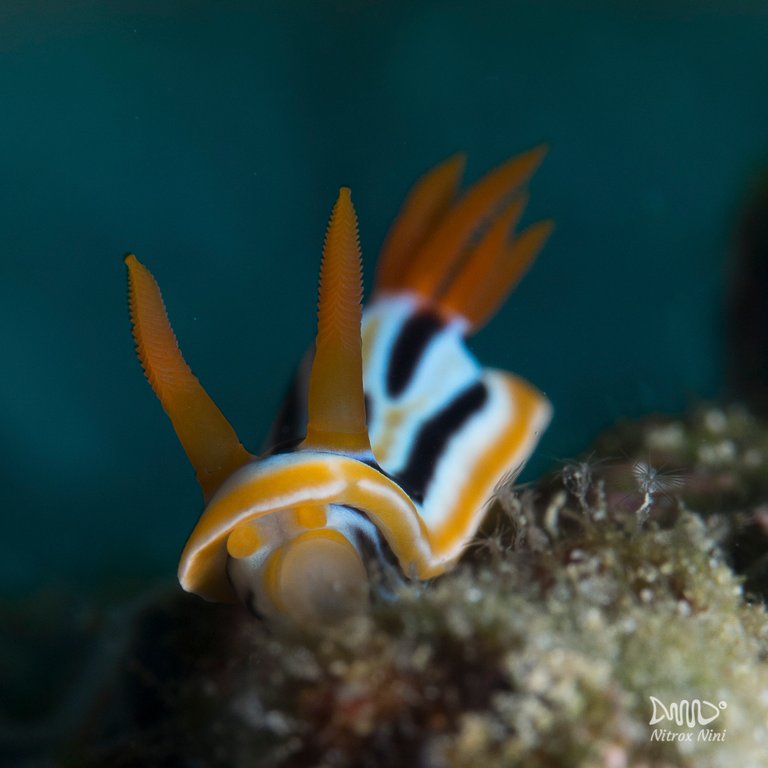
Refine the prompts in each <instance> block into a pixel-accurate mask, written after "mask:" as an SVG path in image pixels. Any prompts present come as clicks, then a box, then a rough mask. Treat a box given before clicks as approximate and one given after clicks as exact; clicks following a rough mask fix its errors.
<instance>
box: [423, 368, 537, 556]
mask: <svg viewBox="0 0 768 768" xmlns="http://www.w3.org/2000/svg"><path fill="white" fill-rule="evenodd" d="M501 375H503V374H501ZM504 378H505V382H504V383H505V385H506V387H507V390H508V393H509V397H510V398H511V399H512V402H513V413H512V415H511V419H510V422H509V424H508V425H507V427H506V428H505V429H504V431H503V433H502V434H501V435H500V436H499V437H498V438H497V439H496V440H495V441H494V443H493V444H492V445H490V446H489V447H488V449H487V450H486V451H485V452H484V453H483V454H481V455H480V456H478V457H477V458H476V459H475V461H474V463H473V465H472V473H471V479H470V480H469V482H468V483H467V484H466V485H465V486H464V487H463V488H462V489H461V491H460V492H459V494H458V496H457V498H456V505H455V507H454V509H453V511H452V512H449V513H448V514H447V515H446V517H445V518H444V522H443V523H442V524H441V525H440V526H438V527H437V528H434V529H433V530H432V551H433V555H434V557H435V558H436V559H440V560H448V561H453V560H455V559H456V558H458V557H459V556H460V555H461V554H462V552H463V550H464V547H465V546H466V543H467V540H468V539H469V538H470V537H471V536H473V535H474V533H475V531H476V530H477V527H478V526H479V525H480V523H481V522H482V518H483V516H484V514H485V512H486V510H485V504H486V503H487V502H488V500H489V499H490V498H491V496H492V495H493V491H494V488H495V487H496V483H497V482H498V481H499V480H500V479H501V478H502V477H503V476H504V474H505V473H506V472H508V471H509V470H510V469H512V468H513V467H514V462H515V460H516V459H518V460H521V461H522V460H525V459H526V458H527V455H524V454H523V455H521V451H522V449H523V448H524V446H525V444H526V442H529V441H530V440H531V439H532V428H533V421H534V417H535V416H536V414H540V413H542V408H545V407H548V406H547V401H546V400H545V399H544V398H543V397H542V396H541V395H540V394H539V393H538V392H537V391H536V390H534V389H533V388H532V387H529V386H527V385H526V384H525V383H524V382H522V380H520V379H518V378H516V377H513V376H506V375H504ZM542 429H543V425H542Z"/></svg>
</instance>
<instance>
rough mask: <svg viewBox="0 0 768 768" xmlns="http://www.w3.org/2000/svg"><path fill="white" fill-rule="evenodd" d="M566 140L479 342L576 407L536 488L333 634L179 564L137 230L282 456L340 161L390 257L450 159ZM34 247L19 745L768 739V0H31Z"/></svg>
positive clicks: (18, 457) (527, 745)
mask: <svg viewBox="0 0 768 768" xmlns="http://www.w3.org/2000/svg"><path fill="white" fill-rule="evenodd" d="M542 143H546V144H547V145H548V146H549V153H548V156H547V157H546V159H545V161H544V163H543V165H542V166H541V168H540V169H539V170H538V171H537V173H536V175H535V176H534V178H533V179H532V181H531V183H530V185H529V188H530V203H529V205H528V208H527V211H526V214H525V222H524V223H526V222H534V221H538V220H541V219H545V218H546V219H549V218H551V219H553V220H554V221H555V223H556V229H555V232H554V234H553V236H552V237H551V239H550V241H549V242H548V243H547V245H546V246H545V248H544V250H543V252H542V253H541V255H540V256H539V258H538V260H537V262H536V263H535V265H534V266H533V268H532V270H531V271H530V273H529V274H528V275H527V276H526V277H525V278H524V279H523V281H522V282H521V283H520V285H519V286H518V287H517V288H516V290H515V291H514V293H513V294H512V296H511V297H510V298H509V300H508V301H507V303H506V304H505V305H504V306H503V308H502V309H501V311H500V312H499V313H498V315H497V316H496V317H494V318H493V319H492V321H491V322H490V324H489V325H488V326H487V327H486V328H484V329H483V330H482V331H481V332H480V333H479V334H478V335H477V336H475V337H473V338H472V339H471V340H470V346H471V348H472V349H473V350H474V351H475V352H476V354H477V357H478V359H479V361H480V362H481V363H482V364H483V365H487V366H490V367H494V368H499V369H506V370H510V371H514V372H515V373H517V374H519V375H521V376H522V377H524V378H525V379H527V380H528V381H530V382H531V383H532V384H534V385H535V386H536V387H538V388H539V389H541V390H542V391H543V392H544V393H545V394H546V395H547V396H548V398H549V399H550V400H551V402H552V404H553V406H554V418H553V421H552V424H551V426H550V427H549V429H548V430H547V432H546V433H545V435H544V437H543V439H542V441H541V444H540V445H539V447H538V449H537V450H536V452H535V453H534V456H533V458H532V460H531V461H530V462H529V464H528V465H527V467H526V468H525V471H524V474H523V476H522V480H523V481H531V483H532V485H531V486H527V487H522V488H514V489H509V488H502V489H501V490H500V492H499V496H498V502H497V504H496V506H495V507H494V510H495V512H494V513H493V514H492V515H491V516H489V520H488V525H487V526H486V527H485V529H484V530H483V531H482V532H481V533H482V535H481V536H480V537H479V539H478V541H477V543H476V544H474V545H473V546H472V547H470V548H469V550H468V551H467V556H466V558H465V560H464V561H463V563H462V564H461V565H460V566H459V567H458V568H457V569H456V570H455V571H454V572H453V573H452V574H450V575H448V576H446V577H443V578H441V579H440V580H437V581H436V582H434V583H433V584H432V585H430V587H429V588H426V587H424V586H423V585H422V584H415V585H410V586H408V587H407V588H404V589H403V590H402V593H398V599H397V600H394V601H392V602H387V601H382V603H381V604H376V605H374V607H373V608H372V609H371V612H370V615H366V616H364V617H353V619H352V620H351V621H350V623H348V624H346V623H342V624H340V625H339V626H336V627H333V628H331V630H330V633H329V634H328V635H326V636H322V637H321V638H320V639H319V640H318V639H317V638H314V639H312V638H310V639H307V638H306V637H303V636H300V635H292V636H279V634H277V633H275V634H273V633H272V632H271V630H270V629H269V628H265V626H264V625H262V624H260V623H259V622H256V621H254V620H253V618H252V617H251V616H249V615H247V614H245V613H244V612H237V611H233V610H231V609H229V608H228V607H223V606H218V605H213V604H209V603H205V602H203V601H201V600H199V599H197V598H196V597H190V596H187V595H184V594H182V592H181V590H180V588H179V587H178V585H177V584H176V580H175V572H176V566H177V562H178V556H179V552H180V550H181V548H182V546H183V543H184V540H185V538H186V537H187V535H188V533H189V532H190V531H191V529H192V527H193V525H194V524H195V521H196V520H197V518H198V515H199V513H200V511H201V509H202V499H201V496H200V492H199V489H198V485H197V483H196V482H195V478H194V475H193V472H192V471H191V469H190V466H189V464H188V462H187V459H186V457H185V455H184V453H183V451H182V450H181V449H180V446H179V444H178V441H177V438H176V435H175V434H174V432H173V429H172V428H171V425H170V423H169V422H168V419H167V418H166V416H165V415H164V414H163V412H162V409H161V407H160V406H159V404H158V402H157V400H156V398H155V397H154V395H153V393H152V392H151V390H150V387H149V386H148V385H147V383H146V381H145V380H144V376H143V375H142V372H141V369H140V365H139V363H138V361H137V359H136V354H135V350H134V344H133V340H132V338H131V331H130V323H129V318H128V306H127V304H128V302H127V286H126V275H125V266H124V264H123V257H124V255H125V254H126V253H127V252H129V251H132V252H134V253H136V255H137V256H138V258H139V259H141V260H142V261H143V262H144V263H145V264H146V265H147V267H149V268H150V269H151V270H152V272H153V273H154V275H155V276H156V277H157V279H158V282H159V283H160V285H161V286H162V289H163V295H164V299H165V302H166V305H167V308H168V312H169V315H170V318H171V321H172V323H173V326H174V329H175V331H176V334H177V336H178V339H179V342H180V345H181V348H182V349H183V350H184V354H185V357H186V359H187V361H188V362H189V364H190V365H191V367H192V369H193V371H194V372H195V373H196V374H197V376H198V377H199V378H200V380H201V382H202V384H203V385H204V386H205V388H206V389H207V390H208V392H209V393H210V394H211V396H212V398H213V399H214V400H215V402H216V403H217V404H218V405H219V406H220V407H221V408H222V411H223V412H224V414H225V415H226V416H227V417H228V418H229V419H230V421H231V422H232V424H233V426H234V427H235V429H236V431H237V433H238V435H239V436H240V437H241V439H242V440H243V442H244V443H245V445H246V447H247V448H249V449H250V450H252V451H254V452H258V451H259V449H260V447H261V445H262V441H263V439H264V437H265V435H266V432H267V429H268V427H269V425H270V423H271V421H272V419H273V417H274V415H275V413H276V411H277V409H278V407H279V404H280V402H281V399H282V397H283V393H284V391H285V387H286V385H287V383H288V381H289V378H290V376H291V374H292V372H293V369H294V366H295V365H296V363H297V361H298V360H299V358H300V356H301V355H302V353H303V352H304V350H305V349H306V348H307V346H308V345H309V344H310V343H311V341H312V339H313V337H314V333H315V315H316V300H317V275H318V270H319V265H320V254H321V248H322V242H323V235H324V232H325V227H326V222H327V221H328V215H329V212H330V210H331V206H332V205H333V202H334V200H335V199H336V195H337V193H338V190H339V187H340V186H342V185H348V186H349V187H351V189H352V197H353V200H354V203H355V206H356V208H357V213H358V216H359V221H360V239H361V244H362V250H363V261H364V272H365V285H366V287H367V288H368V289H370V286H371V285H372V278H373V272H374V268H375V265H376V261H377V255H378V251H379V248H380V247H381V244H382V241H383V239H384V237H385V234H386V232H387V230H388V227H389V226H390V224H391V222H392V221H393V218H394V216H395V214H396V213H397V211H398V208H399V206H400V205H401V203H402V201H403V197H404V195H405V193H406V191H407V190H408V189H409V187H410V185H411V184H412V183H413V181H414V180H415V179H416V178H417V177H418V176H420V175H421V174H422V173H423V172H424V171H426V170H427V169H429V168H430V167H432V166H433V165H434V164H436V163H438V162H439V161H441V160H443V159H445V158H446V157H448V156H450V155H452V154H453V153H455V152H457V151H465V152H466V153H467V156H468V165H467V171H466V174H465V186H466V185H468V184H470V183H472V182H474V181H475V180H477V179H478V178H479V177H480V176H482V175H483V174H484V173H485V172H486V171H488V170H489V169H491V168H493V167H495V166H497V165H498V164H499V163H501V162H503V161H504V160H505V159H506V158H508V157H511V156H514V155H516V154H518V153H521V152H523V151H524V150H527V149H529V148H531V147H534V146H536V145H539V144H542ZM0 245H1V247H2V251H0V253H2V256H0V351H1V353H2V356H1V357H0V360H1V361H2V362H1V363H0V373H1V374H2V375H0V398H2V403H3V408H2V413H3V415H2V418H0V481H2V488H3V501H2V512H1V513H0V519H2V523H3V530H4V533H3V535H2V536H0V764H1V765H13V766H35V767H36V768H39V767H40V766H48V765H61V766H69V765H71V766H76V767H77V768H88V767H89V766H93V767H95V766H110V768H114V767H115V766H124V767H125V768H128V766H147V765H158V766H187V765H189V766H197V765H212V766H215V765H222V766H227V767H229V766H239V765H243V766H251V765H254V764H258V765H264V766H274V767H275V768H286V766H297V767H298V766H304V765H321V764H322V765H337V766H342V765H346V766H357V765H367V766H369V765H394V764H399V765H428V766H440V767H443V766H444V767H445V768H466V767H467V766H475V765H487V766H489V767H490V768H495V767H497V766H498V768H502V767H503V768H508V766H513V765H522V766H526V767H527V768H528V767H531V766H532V767H533V768H538V767H539V766H540V767H541V768H545V767H546V768H551V766H553V765H564V766H565V765H567V766H577V765H578V766H582V765H583V766H587V765H589V766H594V765H600V766H605V767H606V768H620V767H621V766H628V765H667V766H673V765H674V766H684V767H685V768H690V767H692V766H696V768H701V766H729V765H734V764H739V765H744V766H755V768H757V766H762V765H763V764H764V755H765V754H766V752H767V751H768V726H766V723H768V718H767V717H766V711H767V708H768V701H767V700H766V698H765V691H766V690H768V667H766V664H765V659H766V658H768V646H767V645H766V638H768V622H767V620H766V614H765V611H764V603H765V600H766V599H768V555H767V554H766V552H768V514H767V513H766V509H768V475H767V474H766V471H765V466H766V461H768V459H766V458H765V457H768V428H767V427H766V423H765V421H764V420H761V418H760V417H761V416H762V417H765V415H766V413H768V304H767V303H766V301H765V291H766V286H768V267H767V266H766V264H768V262H766V257H767V256H768V4H766V3H765V2H757V1H754V2H749V1H747V0H731V1H730V2H726V1H725V0H722V1H720V0H711V1H705V0H697V1H693V0H690V1H687V0H686V1H684V0H665V1H664V2H660V1H657V0H645V1H644V2H635V1H634V0H625V1H623V2H608V1H603V0H515V1H514V2H510V1H508V0H507V1H505V2H501V1H498V2H497V1H496V0H481V1H480V2H473V3H470V2H459V1H458V0H435V1H429V0H422V1H421V2H401V1H400V0H391V1H389V2H385V1H383V0H320V1H318V0H313V1H309V0H295V1H290V0H284V1H283V2H271V1H269V2H267V1H266V0H264V1H261V2H234V1H231V2H230V1H224V2H215V3H213V2H202V1H201V0H187V1H186V2H169V1H168V0H151V1H150V0H132V1H128V0H114V1H113V2H109V3H105V2H103V0H69V1H64V0H28V1H26V2H22V1H19V0H5V1H4V2H1V3H0ZM734 402H735V403H736V404H735V405H734ZM741 402H746V403H747V405H748V406H749V408H751V409H752V410H751V411H749V410H746V409H744V408H742V407H741V405H740V403H741ZM703 403H704V404H705V405H702V404H703ZM706 403H715V405H707V404H706ZM653 414H670V416H669V417H667V416H664V415H662V416H658V417H657V416H654V415H653ZM617 425H618V426H617ZM590 452H593V457H594V461H592V462H591V463H590V461H585V460H583V457H584V456H585V455H588V454H589V453H590ZM574 457H581V458H578V459H576V460H574ZM657 468H658V474H657ZM665 469H666V470H669V469H671V470H680V473H679V474H675V473H674V472H673V473H671V474H664V471H665ZM358 619H359V620H358ZM435 692H437V693H435ZM649 697H656V698H657V700H658V701H659V702H663V703H666V704H669V703H670V702H680V701H681V700H682V699H686V700H687V699H692V698H693V697H700V698H701V699H706V698H707V697H709V700H711V701H712V702H716V703H715V704H710V707H719V706H720V704H719V703H717V702H720V701H722V702H724V703H726V704H727V713H726V712H725V707H720V708H721V709H722V710H723V712H722V713H721V714H722V717H721V718H720V720H719V721H718V723H719V725H718V728H720V730H717V729H712V730H710V731H709V733H714V734H715V736H716V738H715V740H718V739H720V736H718V735H717V734H720V735H721V736H722V739H724V738H725V733H726V730H727V732H728V744H727V746H725V745H722V744H720V743H717V744H714V745H713V744H709V743H701V744H700V743H697V744H696V745H694V746H693V747H691V748H690V749H688V748H687V746H686V745H682V746H681V745H678V744H676V743H671V744H670V743H663V740H662V741H658V740H655V737H653V735H652V732H651V725H650V720H649V717H650V710H649ZM654 706H655V705H654ZM654 712H655V709H654ZM718 716H719V715H718ZM716 725H717V723H716ZM726 726H727V728H726ZM706 738H709V737H706ZM713 738H714V737H713ZM257 758H258V759H257Z"/></svg>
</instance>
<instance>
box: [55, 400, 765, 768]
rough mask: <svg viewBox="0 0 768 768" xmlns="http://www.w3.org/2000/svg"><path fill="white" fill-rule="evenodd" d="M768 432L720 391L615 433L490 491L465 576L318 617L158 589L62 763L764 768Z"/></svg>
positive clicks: (448, 577)
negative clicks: (268, 619)
mask: <svg viewBox="0 0 768 768" xmlns="http://www.w3.org/2000/svg"><path fill="white" fill-rule="evenodd" d="M767 435H768V433H767V432H766V431H765V426H764V425H760V424H759V423H758V422H756V421H754V420H752V419H751V417H749V416H748V415H747V414H746V413H745V412H744V411H743V410H739V409H735V410H730V411H721V410H718V409H712V408H710V409H702V410H701V411H698V412H697V413H696V414H694V415H692V416H691V417H690V418H688V419H687V420H682V419H681V420H670V419H666V420H664V419H649V420H646V421H644V422H640V423H634V424H632V425H627V426H626V427H623V428H621V429H618V430H614V431H613V432H612V433H610V434H608V435H606V436H604V437H603V438H602V439H601V440H600V441H598V444H597V445H598V452H597V453H596V454H595V455H594V456H593V457H591V458H590V459H589V460H585V461H579V462H572V463H569V464H568V465H566V467H565V468H564V470H563V471H562V472H560V473H558V474H557V475H556V476H553V477H552V478H550V479H549V480H547V481H545V482H543V483H541V484H539V485H538V486H534V487H527V488H509V487H504V488H501V489H500V490H499V492H498V498H497V504H496V510H495V512H492V513H491V514H490V515H489V523H488V526H487V527H486V531H485V533H484V535H483V536H482V537H481V538H480V539H479V540H478V541H477V544H476V546H475V547H474V548H473V549H472V550H471V551H470V553H469V554H468V556H467V558H465V561H464V563H463V564H462V565H461V566H460V567H459V568H458V569H457V570H456V571H454V572H452V573H450V574H448V575H446V576H444V577H442V578H440V579H438V580H436V581H434V582H432V583H430V584H426V585H423V586H421V587H419V586H413V585H411V586H404V587H401V588H400V590H399V592H398V594H397V596H396V599H394V600H392V601H391V602H385V603H379V604H378V605H375V606H374V607H373V608H372V610H371V611H370V612H369V613H366V614H363V615H359V616H356V617H351V618H349V619H347V620H345V621H343V622H342V623H339V624H338V625H336V626H333V627H330V628H327V629H324V630H317V631H315V632H313V633H298V632H296V633H295V634H290V633H289V632H287V631H282V632H279V633H276V632H273V631H271V630H269V629H267V628H266V627H265V626H264V625H262V624H260V623H259V622H256V621H254V619H253V617H251V616H249V615H248V614H246V613H245V612H244V611H243V610H241V609H238V608H234V607H224V606H214V605H208V604H205V603H202V602H201V601H197V600H194V599H191V598H187V597H182V596H177V595H174V596H172V597H168V598H162V599H159V600H155V601H154V602H153V603H152V604H151V605H149V606H148V607H146V608H145V609H144V610H143V611H141V612H139V614H138V616H137V619H136V623H135V627H134V630H133V631H134V640H133V641H132V644H131V646H130V648H129V650H128V652H127V653H126V655H125V659H124V663H123V667H122V669H121V671H120V673H119V674H118V675H117V676H116V679H115V681H114V683H113V684H111V685H110V686H109V692H108V696H105V697H102V698H101V699H100V700H99V707H98V713H96V712H94V713H93V714H92V716H91V717H90V718H89V719H88V726H89V727H88V729H87V730H84V731H83V733H82V736H81V739H80V740H79V742H78V743H76V744H73V745H71V751H70V759H69V762H68V763H67V764H70V765H77V766H106V765H109V766H139V765H141V766H146V765H179V766H187V765H189V766H192V765H206V766H254V765H257V766H274V767H276V768H277V767H286V768H287V767H298V766H309V765H311V766H391V765H402V766H435V767H436V768H443V767H445V768H465V767H467V768H469V766H490V767H491V768H493V767H494V766H499V767H500V766H505V767H506V766H533V767H534V768H537V767H539V766H541V767H542V768H543V767H544V766H547V767H548V768H549V767H550V766H569V767H572V766H603V767H604V768H621V766H696V767H697V768H698V767H699V766H712V767H715V766H733V765H739V766H746V767H754V768H758V767H759V766H763V765H765V756H766V755H768V663H767V661H766V659H767V658H768V617H767V616H766V613H765V609H764V606H763V603H762V601H761V600H759V599H757V598H756V597H755V595H758V594H762V595H764V594H765V592H764V591H761V582H760V581H759V579H758V580H754V579H753V587H752V588H751V589H750V592H749V594H748V598H747V599H745V596H744V589H743V578H742V577H741V576H740V575H738V574H737V573H736V572H735V571H734V569H733V566H734V565H736V566H738V567H741V566H743V565H744V563H743V562H742V563H740V562H737V561H738V557H739V556H740V546H741V545H739V544H738V541H739V540H740V539H739V537H743V535H744V530H745V528H744V526H750V525H752V526H754V525H757V524H758V523H756V522H755V519H756V517H755V516H756V515H758V516H759V514H761V513H760V512H759V509H760V508H761V505H762V504H766V503H768V488H767V487H766V481H765V479H764V478H763V479H762V480H761V479H760V478H761V477H763V476H762V474H761V473H759V472H757V471H755V473H754V474H752V467H753V464H754V463H755V461H756V454H753V453H752V452H755V451H762V446H763V445H767V446H768V436H767ZM723 441H731V442H732V443H733V449H732V450H731V449H728V451H726V450H725V449H724V448H722V444H723ZM605 446H610V448H608V449H607V450H608V451H610V453H606V448H605ZM726 453H727V454H728V456H726ZM715 454H717V456H718V457H722V458H717V460H714V461H713V460H712V459H711V457H712V456H714V455H715ZM608 455H612V456H617V455H618V456H621V459H620V460H619V461H616V460H611V461H607V460H602V459H603V457H605V456H608ZM766 455H768V454H766ZM692 457H697V458H696V460H695V461H691V460H690V459H691V458H692ZM665 463H666V464H667V466H668V467H669V468H670V469H677V470H682V469H686V472H685V474H684V477H683V484H682V485H680V484H679V483H677V482H675V483H669V482H667V481H662V480H658V477H666V478H669V477H671V476H672V475H671V474H670V473H668V472H666V470H664V469H663V464H665ZM638 464H643V465H644V467H645V469H643V467H640V469H639V470H638ZM651 467H654V468H656V469H657V471H658V472H660V473H661V474H660V475H658V476H656V475H652V474H650V473H649V468H651ZM643 473H644V474H643ZM649 477H655V478H656V480H654V482H656V481H658V483H659V485H658V487H656V486H654V485H653V483H651V484H650V485H649V482H650V481H649ZM642 483H645V485H643V484H642ZM647 497H648V498H647ZM707 502H708V503H707ZM718 504H721V506H720V507H719V511H716V510H718V506H717V505H718ZM689 507H690V508H691V509H689ZM699 507H700V508H701V510H702V511H701V512H699V511H691V510H692V509H696V510H698V508H699ZM752 538H753V539H754V536H752ZM735 542H736V544H735ZM765 551H766V550H765V548H763V552H765ZM756 561H759V557H757V556H755V557H753V559H752V560H751V561H750V562H749V563H748V565H747V567H751V566H754V563H755V562H756ZM762 586H763V587H764V582H762ZM696 699H698V700H699V704H695V703H694V700H696ZM654 700H655V702H656V703H654ZM683 700H685V701H686V702H688V703H687V704H686V706H689V705H690V706H691V709H690V710H687V712H688V714H690V713H694V714H696V713H697V712H698V714H699V718H698V719H695V720H694V722H693V724H692V725H689V724H688V723H686V722H685V718H683V719H682V721H681V722H682V724H681V725H678V724H677V723H676V722H674V713H675V709H674V708H672V704H681V703H682V702H683ZM696 707H700V708H701V709H700V710H697V709H696ZM713 708H714V709H713ZM664 711H666V712H667V713H668V714H670V718H666V717H664ZM713 712H714V714H715V717H712V714H713ZM705 715H706V717H705ZM657 716H658V720H657V722H652V721H653V720H654V719H655V718H657ZM705 721H706V722H705Z"/></svg>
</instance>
